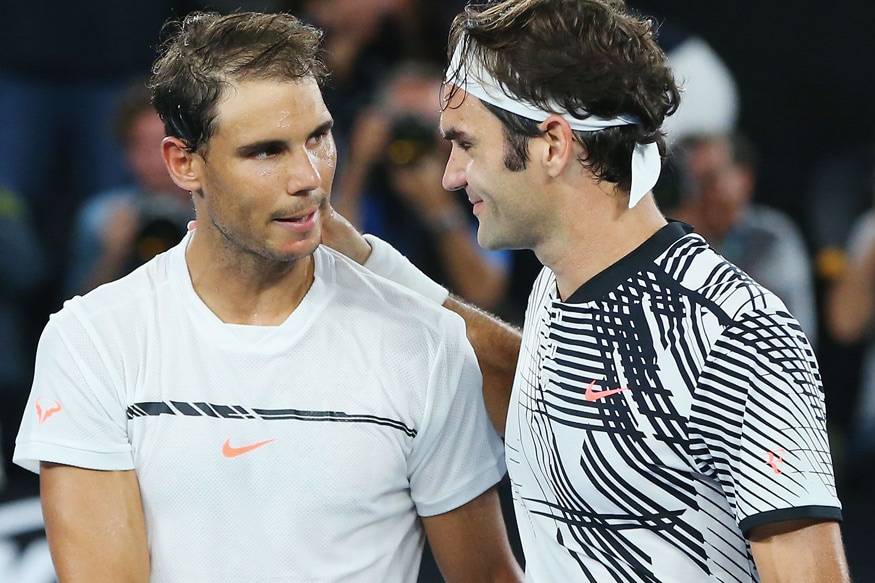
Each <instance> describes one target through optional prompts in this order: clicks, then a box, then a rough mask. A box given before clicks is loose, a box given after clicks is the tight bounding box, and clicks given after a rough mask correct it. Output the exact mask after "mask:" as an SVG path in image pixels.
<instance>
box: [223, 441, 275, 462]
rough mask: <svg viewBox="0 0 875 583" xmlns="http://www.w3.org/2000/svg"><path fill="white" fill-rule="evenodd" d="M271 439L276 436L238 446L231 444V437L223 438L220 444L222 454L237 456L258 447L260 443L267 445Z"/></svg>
mask: <svg viewBox="0 0 875 583" xmlns="http://www.w3.org/2000/svg"><path fill="white" fill-rule="evenodd" d="M272 441H276V438H273V439H265V440H264V441H259V442H258V443H251V444H249V445H241V446H240V447H234V446H232V445H231V438H230V437H229V438H228V439H226V440H225V443H224V445H222V455H223V456H225V457H237V456H238V455H243V454H244V453H249V452H250V451H252V450H253V449H258V448H259V447H261V446H262V445H267V444H268V443H271V442H272Z"/></svg>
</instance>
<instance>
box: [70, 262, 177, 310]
mask: <svg viewBox="0 0 875 583" xmlns="http://www.w3.org/2000/svg"><path fill="white" fill-rule="evenodd" d="M175 249H176V248H174V249H171V250H170V251H167V252H165V253H162V254H160V255H157V256H156V257H154V258H153V259H151V260H150V261H148V262H147V263H145V264H144V265H141V266H140V267H138V268H137V269H135V270H134V271H132V272H131V273H129V274H127V275H125V276H124V277H121V278H119V279H117V280H115V281H111V282H109V283H105V284H103V285H101V286H99V287H97V288H95V289H94V290H92V291H90V292H88V293H86V294H84V295H82V296H74V297H72V298H70V299H68V300H67V301H65V302H64V305H63V307H62V309H61V310H60V311H59V312H58V316H60V317H61V319H62V320H63V319H65V318H71V317H75V318H78V319H84V320H96V319H100V320H107V321H111V320H112V319H113V318H119V319H121V318H124V321H136V320H138V319H143V318H145V317H146V316H147V313H148V310H150V309H152V310H156V309H158V296H159V294H160V293H161V291H162V290H163V289H164V288H165V287H166V286H167V285H168V284H169V283H170V281H171V272H172V263H173V262H172V258H173V255H172V254H173V253H174V250H175Z"/></svg>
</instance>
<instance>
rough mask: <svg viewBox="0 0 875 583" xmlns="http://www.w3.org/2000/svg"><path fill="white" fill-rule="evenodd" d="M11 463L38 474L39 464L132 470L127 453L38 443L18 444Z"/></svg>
mask: <svg viewBox="0 0 875 583" xmlns="http://www.w3.org/2000/svg"><path fill="white" fill-rule="evenodd" d="M12 461H13V462H14V463H16V464H18V465H19V466H21V467H22V468H24V469H26V470H29V471H31V472H34V473H35V474H38V473H39V466H40V462H52V463H56V464H64V465H68V466H76V467H80V468H86V469H89V470H132V469H134V463H133V460H132V459H131V453H130V452H129V451H121V452H94V451H85V450H81V449H76V448H71V447H63V446H58V445H52V444H47V443H39V442H33V441H30V442H27V441H26V442H24V443H18V444H17V445H16V447H15V454H14V455H13V457H12Z"/></svg>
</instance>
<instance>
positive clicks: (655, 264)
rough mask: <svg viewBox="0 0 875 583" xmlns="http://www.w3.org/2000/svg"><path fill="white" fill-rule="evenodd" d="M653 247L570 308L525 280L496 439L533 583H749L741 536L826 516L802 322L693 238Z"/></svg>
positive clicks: (830, 488)
mask: <svg viewBox="0 0 875 583" xmlns="http://www.w3.org/2000/svg"><path fill="white" fill-rule="evenodd" d="M670 227H672V226H671V225H670ZM673 228H675V229H676V228H677V227H673ZM678 237H681V238H679V239H678ZM666 246H667V247H668V248H667V249H663V252H662V253H661V254H660V255H658V257H657V259H656V260H655V261H653V257H650V258H647V259H646V261H645V260H641V258H636V257H632V256H630V257H629V258H627V260H624V266H623V269H620V270H614V271H613V272H612V273H610V274H607V273H605V274H602V275H606V276H609V277H610V278H611V279H610V284H611V285H610V286H609V288H607V289H608V290H609V291H607V292H606V293H599V294H596V297H588V298H585V299H584V301H581V302H577V301H576V300H577V299H579V298H578V295H579V293H580V292H578V294H575V295H574V296H572V298H571V300H570V301H569V302H567V303H563V302H561V301H559V300H558V298H557V294H556V283H555V278H554V277H553V275H552V273H551V272H549V271H548V270H544V272H542V274H541V276H540V277H539V278H538V281H537V282H536V284H535V287H534V289H533V292H532V295H531V297H530V300H529V302H530V303H529V310H528V312H527V319H526V326H525V333H524V340H523V350H522V353H521V357H520V366H519V368H518V371H517V375H518V376H517V380H516V383H515V386H514V398H515V402H514V403H512V409H511V413H510V415H509V419H508V431H507V453H508V469H509V472H510V477H511V483H512V486H513V491H514V497H515V503H516V504H517V515H518V522H519V523H520V529H521V536H522V537H523V542H524V545H526V547H527V549H526V556H527V570H528V571H529V577H530V579H531V580H532V581H542V580H543V581H550V580H560V578H561V580H568V581H572V580H574V581H599V582H602V581H611V582H613V581H622V582H630V583H632V582H641V581H645V582H654V583H656V582H661V583H665V582H672V581H678V582H680V581H683V582H684V583H690V582H696V581H703V582H704V581H709V582H713V581H721V582H736V581H738V582H748V581H756V580H758V578H757V576H756V573H755V569H754V567H753V562H752V557H751V555H750V552H749V550H748V547H747V544H746V541H745V538H744V536H743V535H742V532H743V530H745V529H747V528H750V527H754V526H757V525H759V524H764V523H767V522H771V521H774V520H779V519H786V518H796V517H823V518H839V517H840V512H839V509H838V501H837V499H836V496H835V487H834V481H833V475H832V467H831V461H830V455H829V447H828V443H827V440H826V431H825V416H824V403H823V390H822V386H821V382H820V376H819V373H818V370H817V364H816V361H815V358H814V354H813V351H812V349H811V346H810V344H809V343H808V341H807V339H806V338H805V336H804V334H803V333H802V331H801V328H800V327H799V325H798V324H797V323H796V321H795V320H794V319H793V318H792V316H790V314H788V313H786V311H785V308H784V307H783V305H782V304H781V303H780V301H779V300H777V298H776V297H775V296H774V295H772V294H771V293H769V292H767V291H766V290H764V289H763V288H761V287H759V286H758V285H757V284H755V283H754V282H753V281H752V280H751V279H750V278H749V277H747V276H746V275H745V274H744V273H742V272H741V271H739V270H738V269H737V268H735V267H734V266H732V265H731V264H729V263H727V262H725V261H724V260H722V258H720V257H719V256H718V255H717V254H716V253H714V252H713V251H712V250H711V249H710V248H709V247H708V246H707V244H705V242H704V241H703V240H702V239H701V238H699V237H698V236H696V235H686V236H682V233H678V235H677V237H674V238H672V239H670V240H669V241H667V245H666ZM633 255H634V254H633ZM636 261H637V262H636ZM599 277H600V278H602V280H601V281H599V282H598V284H597V285H599V286H603V285H604V284H605V281H604V279H605V278H603V277H602V276H599ZM589 285H590V284H587V286H584V288H582V290H581V291H584V290H585V288H587V287H588V286H589ZM600 289H601V288H600ZM584 295H585V294H584ZM616 389H623V390H621V391H617V390H616ZM599 393H603V394H602V395H600V394H599ZM514 407H515V409H514Z"/></svg>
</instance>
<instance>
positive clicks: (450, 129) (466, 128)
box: [440, 84, 501, 135]
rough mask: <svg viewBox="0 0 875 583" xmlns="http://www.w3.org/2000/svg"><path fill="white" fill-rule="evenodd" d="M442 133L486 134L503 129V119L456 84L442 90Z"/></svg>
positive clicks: (445, 86) (446, 86)
mask: <svg viewBox="0 0 875 583" xmlns="http://www.w3.org/2000/svg"><path fill="white" fill-rule="evenodd" d="M441 109H442V111H441V122H440V127H441V133H443V134H444V135H448V134H454V133H459V132H461V133H464V134H469V135H470V134H484V133H489V132H492V131H496V130H498V131H500V130H501V121H500V120H499V119H498V118H497V117H495V116H494V115H492V113H491V112H490V111H489V110H488V109H486V107H484V105H483V103H482V102H481V101H480V100H479V99H478V98H476V97H474V96H473V95H470V94H468V93H466V92H465V91H464V90H463V89H460V88H458V87H456V86H455V85H451V84H445V85H444V87H443V89H442V90H441Z"/></svg>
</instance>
